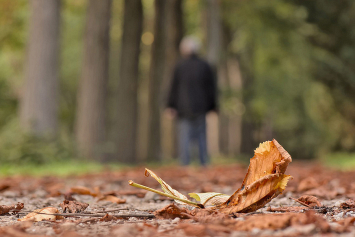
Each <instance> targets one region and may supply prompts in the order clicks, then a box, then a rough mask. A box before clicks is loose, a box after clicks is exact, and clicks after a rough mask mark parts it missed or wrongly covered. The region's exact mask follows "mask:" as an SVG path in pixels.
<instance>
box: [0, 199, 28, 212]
mask: <svg viewBox="0 0 355 237" xmlns="http://www.w3.org/2000/svg"><path fill="white" fill-rule="evenodd" d="M23 207H24V204H23V203H20V202H18V203H17V204H14V205H10V206H5V205H0V215H3V214H6V213H9V212H10V211H12V212H19V211H21V209H22V208H23Z"/></svg>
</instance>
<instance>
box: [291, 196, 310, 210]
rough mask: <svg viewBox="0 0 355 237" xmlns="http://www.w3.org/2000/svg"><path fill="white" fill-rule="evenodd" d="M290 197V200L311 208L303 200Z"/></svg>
mask: <svg viewBox="0 0 355 237" xmlns="http://www.w3.org/2000/svg"><path fill="white" fill-rule="evenodd" d="M290 199H292V200H293V201H295V202H298V203H299V204H301V205H303V206H305V207H308V208H311V207H310V206H309V205H308V204H306V203H304V202H301V201H299V200H297V199H295V198H293V197H290Z"/></svg>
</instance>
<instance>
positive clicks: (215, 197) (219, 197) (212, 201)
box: [189, 192, 230, 207]
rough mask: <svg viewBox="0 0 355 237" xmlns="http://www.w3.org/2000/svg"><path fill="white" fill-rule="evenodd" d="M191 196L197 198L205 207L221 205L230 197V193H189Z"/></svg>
mask: <svg viewBox="0 0 355 237" xmlns="http://www.w3.org/2000/svg"><path fill="white" fill-rule="evenodd" d="M189 196H190V197H192V198H195V199H196V200H197V201H199V202H200V203H201V204H202V205H204V206H205V207H207V206H216V205H221V204H222V203H224V202H226V201H227V200H228V199H229V198H230V195H226V194H223V193H215V192H208V193H189Z"/></svg>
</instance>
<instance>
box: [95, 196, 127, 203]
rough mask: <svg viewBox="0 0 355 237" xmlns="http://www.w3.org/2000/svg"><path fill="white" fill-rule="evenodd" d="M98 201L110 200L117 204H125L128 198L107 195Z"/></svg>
mask: <svg viewBox="0 0 355 237" xmlns="http://www.w3.org/2000/svg"><path fill="white" fill-rule="evenodd" d="M98 201H109V202H113V203H117V204H123V203H126V199H120V198H118V197H116V196H113V195H106V196H103V197H101V198H99V199H98Z"/></svg>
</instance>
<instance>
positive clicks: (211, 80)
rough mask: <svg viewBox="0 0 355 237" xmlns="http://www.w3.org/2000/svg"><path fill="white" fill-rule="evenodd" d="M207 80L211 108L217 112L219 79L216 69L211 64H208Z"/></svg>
mask: <svg viewBox="0 0 355 237" xmlns="http://www.w3.org/2000/svg"><path fill="white" fill-rule="evenodd" d="M205 82H206V84H205V85H206V93H207V100H208V103H209V110H214V111H216V112H217V111H218V106H217V79H216V75H215V72H214V70H213V69H212V67H211V66H209V65H207V66H206V74H205Z"/></svg>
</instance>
